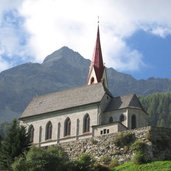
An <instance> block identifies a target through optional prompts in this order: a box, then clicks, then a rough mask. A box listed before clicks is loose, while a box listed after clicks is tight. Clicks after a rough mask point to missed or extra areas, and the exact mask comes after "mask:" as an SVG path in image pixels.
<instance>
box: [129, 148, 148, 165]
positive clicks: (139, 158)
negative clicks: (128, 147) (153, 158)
mask: <svg viewBox="0 0 171 171" xmlns="http://www.w3.org/2000/svg"><path fill="white" fill-rule="evenodd" d="M132 161H133V163H135V164H142V163H145V156H144V153H143V152H141V151H136V152H135V154H134V156H133V158H132Z"/></svg>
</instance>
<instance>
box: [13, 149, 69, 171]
mask: <svg viewBox="0 0 171 171" xmlns="http://www.w3.org/2000/svg"><path fill="white" fill-rule="evenodd" d="M68 164H69V159H68V157H67V155H65V153H64V152H63V151H62V149H59V148H56V147H49V148H48V149H43V148H36V147H33V148H31V149H30V150H29V151H28V153H27V154H26V156H25V158H24V157H23V156H22V157H20V158H18V159H17V160H16V161H15V162H14V163H13V165H12V168H13V170H14V171H21V170H24V171H30V170H31V171H42V170H53V171H59V170H65V171H67V170H68V169H69V167H68Z"/></svg>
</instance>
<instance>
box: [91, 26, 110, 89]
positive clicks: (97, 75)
mask: <svg viewBox="0 0 171 171" xmlns="http://www.w3.org/2000/svg"><path fill="white" fill-rule="evenodd" d="M99 82H103V83H104V84H105V86H106V87H107V77H106V71H105V66H104V64H103V57H102V50H101V43H100V31H99V25H98V27H97V37H96V44H95V49H94V54H93V59H92V61H91V65H90V69H89V74H88V85H90V84H95V83H99Z"/></svg>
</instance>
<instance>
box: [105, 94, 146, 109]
mask: <svg viewBox="0 0 171 171" xmlns="http://www.w3.org/2000/svg"><path fill="white" fill-rule="evenodd" d="M127 107H129V108H138V109H142V110H144V109H143V107H142V105H141V103H140V101H139V99H138V97H137V96H136V95H135V94H130V95H126V96H118V97H113V99H112V101H111V102H110V104H109V106H108V107H107V109H106V111H105V112H110V111H114V110H119V109H123V108H127Z"/></svg>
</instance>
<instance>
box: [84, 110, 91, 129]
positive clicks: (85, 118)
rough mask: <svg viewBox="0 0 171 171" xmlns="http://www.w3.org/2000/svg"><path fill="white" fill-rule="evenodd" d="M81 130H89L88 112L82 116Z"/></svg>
mask: <svg viewBox="0 0 171 171" xmlns="http://www.w3.org/2000/svg"><path fill="white" fill-rule="evenodd" d="M83 132H90V116H89V114H88V113H87V114H86V115H85V116H84V118H83Z"/></svg>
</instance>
